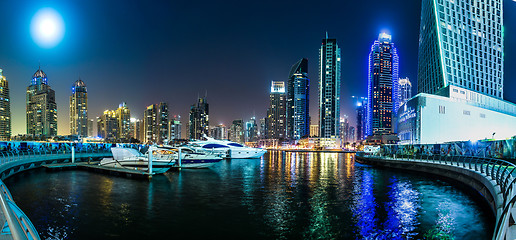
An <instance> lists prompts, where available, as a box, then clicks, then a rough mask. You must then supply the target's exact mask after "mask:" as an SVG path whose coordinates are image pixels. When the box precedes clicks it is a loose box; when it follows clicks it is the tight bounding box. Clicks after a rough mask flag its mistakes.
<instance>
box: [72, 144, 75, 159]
mask: <svg viewBox="0 0 516 240" xmlns="http://www.w3.org/2000/svg"><path fill="white" fill-rule="evenodd" d="M72 163H75V147H74V146H72Z"/></svg>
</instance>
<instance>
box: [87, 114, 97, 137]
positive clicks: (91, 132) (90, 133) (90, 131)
mask: <svg viewBox="0 0 516 240" xmlns="http://www.w3.org/2000/svg"><path fill="white" fill-rule="evenodd" d="M94 123H95V120H93V119H89V120H88V137H90V138H92V137H95V132H96V131H95V129H93V126H95V124H94Z"/></svg>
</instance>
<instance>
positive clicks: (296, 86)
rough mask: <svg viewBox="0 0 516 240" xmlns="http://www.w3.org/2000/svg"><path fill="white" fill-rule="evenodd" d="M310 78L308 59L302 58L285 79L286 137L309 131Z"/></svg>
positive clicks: (297, 137)
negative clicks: (286, 79)
mask: <svg viewBox="0 0 516 240" xmlns="http://www.w3.org/2000/svg"><path fill="white" fill-rule="evenodd" d="M309 96H310V79H309V78H308V59H306V58H303V59H301V60H299V61H298V62H297V63H295V64H294V65H293V66H292V68H291V69H290V73H289V75H288V81H287V137H288V138H290V139H296V140H297V139H301V138H302V137H306V136H308V135H309V133H310V117H309V112H310V110H309V101H310V98H309Z"/></svg>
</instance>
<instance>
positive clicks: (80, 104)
mask: <svg viewBox="0 0 516 240" xmlns="http://www.w3.org/2000/svg"><path fill="white" fill-rule="evenodd" d="M70 134H71V135H78V136H80V137H87V136H88V90H87V88H86V84H85V83H84V82H83V81H82V80H81V79H79V80H77V81H75V82H74V84H73V86H72V95H70Z"/></svg>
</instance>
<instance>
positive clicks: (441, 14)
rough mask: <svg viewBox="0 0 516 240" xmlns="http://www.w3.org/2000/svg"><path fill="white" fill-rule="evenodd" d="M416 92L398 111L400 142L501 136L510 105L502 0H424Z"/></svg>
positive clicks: (509, 123)
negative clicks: (505, 86)
mask: <svg viewBox="0 0 516 240" xmlns="http://www.w3.org/2000/svg"><path fill="white" fill-rule="evenodd" d="M420 26H421V27H420V44H419V58H418V95H416V96H415V97H413V98H411V99H410V100H409V101H408V102H407V103H405V104H403V105H402V106H401V107H400V110H399V111H398V116H399V117H398V137H399V138H400V143H411V144H420V143H432V144H434V143H443V142H451V141H476V140H480V139H486V138H487V139H492V138H495V139H506V138H510V137H512V136H515V135H516V104H514V103H510V102H507V101H504V100H503V99H502V98H503V64H504V63H503V61H504V60H503V47H504V46H503V7H502V1H487V0H479V1H475V2H474V3H469V2H466V1H462V0H460V1H455V2H448V1H445V2H442V1H437V0H424V1H423V4H422V10H421V24H420Z"/></svg>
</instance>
